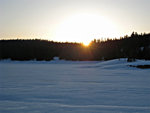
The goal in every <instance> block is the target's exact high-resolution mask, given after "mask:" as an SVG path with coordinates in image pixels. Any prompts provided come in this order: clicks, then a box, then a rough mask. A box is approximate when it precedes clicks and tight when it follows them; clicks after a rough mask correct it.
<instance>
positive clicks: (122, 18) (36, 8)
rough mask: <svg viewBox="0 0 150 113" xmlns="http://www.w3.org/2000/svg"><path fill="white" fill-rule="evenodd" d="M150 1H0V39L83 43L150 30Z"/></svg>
mask: <svg viewBox="0 0 150 113" xmlns="http://www.w3.org/2000/svg"><path fill="white" fill-rule="evenodd" d="M149 6H150V0H0V39H16V38H19V39H27V38H32V39H35V38H38V39H48V40H54V41H75V42H84V41H90V40H93V39H94V38H108V37H109V38H114V37H116V38H119V37H120V36H124V35H126V34H128V35H130V34H131V33H132V32H133V31H136V32H138V33H143V32H146V33H149V32H150V21H149V20H150V13H149V11H150V7H149Z"/></svg>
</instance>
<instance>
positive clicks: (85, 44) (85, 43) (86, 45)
mask: <svg viewBox="0 0 150 113" xmlns="http://www.w3.org/2000/svg"><path fill="white" fill-rule="evenodd" d="M82 44H83V45H84V46H85V47H88V46H89V45H90V42H89V41H84V42H83V43H82Z"/></svg>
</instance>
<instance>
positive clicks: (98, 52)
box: [0, 32, 150, 61]
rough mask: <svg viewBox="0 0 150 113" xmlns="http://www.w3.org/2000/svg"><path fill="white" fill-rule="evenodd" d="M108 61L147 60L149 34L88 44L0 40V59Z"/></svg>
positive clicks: (149, 54) (149, 42)
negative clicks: (120, 59) (121, 59)
mask: <svg viewBox="0 0 150 113" xmlns="http://www.w3.org/2000/svg"><path fill="white" fill-rule="evenodd" d="M54 57H59V58H60V59H64V60H74V61H75V60H79V61H87V60H90V61H92V60H111V59H117V58H128V61H130V60H131V61H132V60H134V59H145V60H150V33H148V34H146V33H144V34H138V33H136V32H133V33H132V34H131V36H124V37H121V38H120V39H107V40H105V41H103V40H100V39H94V40H93V41H91V43H90V45H89V46H88V47H85V46H83V44H81V43H69V42H54V41H48V40H40V39H34V40H33V39H31V40H20V39H18V40H0V60H3V59H11V60H20V61H24V60H37V61H40V60H46V61H49V60H52V59H53V58H54Z"/></svg>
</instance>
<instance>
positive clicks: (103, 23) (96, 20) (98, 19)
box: [54, 14, 117, 46]
mask: <svg viewBox="0 0 150 113" xmlns="http://www.w3.org/2000/svg"><path fill="white" fill-rule="evenodd" d="M116 33H117V32H116V28H115V26H114V24H113V23H112V22H111V21H109V20H107V19H106V18H104V17H102V16H100V15H94V14H76V15H73V16H70V17H69V18H67V19H65V21H63V22H62V23H61V24H60V25H59V26H58V28H57V30H56V32H55V35H54V40H56V41H62V42H64V41H68V42H83V44H84V45H86V46H87V45H89V42H90V41H91V40H93V39H94V38H101V37H110V36H112V37H113V36H114V35H115V34H116Z"/></svg>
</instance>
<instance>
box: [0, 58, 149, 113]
mask: <svg viewBox="0 0 150 113" xmlns="http://www.w3.org/2000/svg"><path fill="white" fill-rule="evenodd" d="M144 64H150V61H142V60H137V61H136V62H130V63H129V62H126V59H120V60H118V59H116V60H110V61H101V62H99V61H86V62H83V61H82V62H81V61H76V62H74V61H63V60H61V61H58V60H56V61H47V62H46V61H22V62H19V61H9V60H6V61H0V113H150V69H138V68H135V67H129V66H128V65H144Z"/></svg>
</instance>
